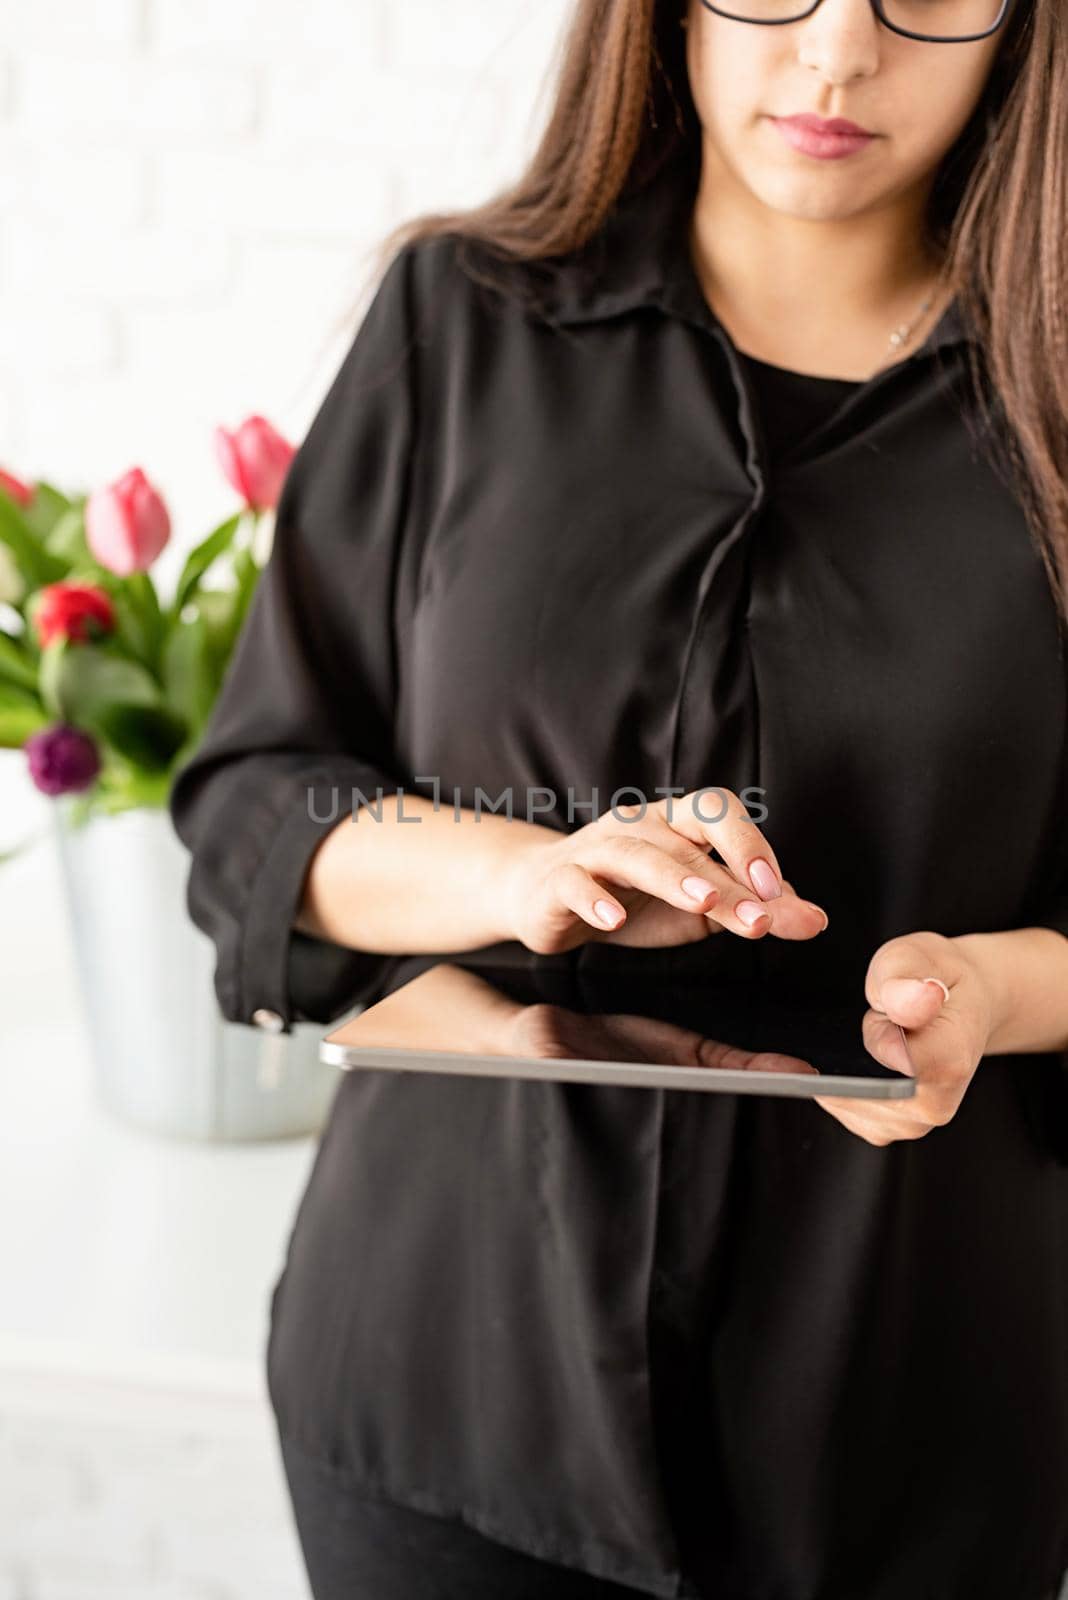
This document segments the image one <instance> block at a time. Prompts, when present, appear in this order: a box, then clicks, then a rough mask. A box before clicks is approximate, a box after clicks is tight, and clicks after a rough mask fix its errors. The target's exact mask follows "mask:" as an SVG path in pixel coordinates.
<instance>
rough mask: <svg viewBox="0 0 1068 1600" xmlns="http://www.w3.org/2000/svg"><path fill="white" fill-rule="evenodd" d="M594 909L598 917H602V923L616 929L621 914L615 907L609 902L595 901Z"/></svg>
mask: <svg viewBox="0 0 1068 1600" xmlns="http://www.w3.org/2000/svg"><path fill="white" fill-rule="evenodd" d="M593 909H594V911H595V912H596V914H597V916H598V917H600V919H601V921H602V922H603V923H604V924H605V926H606V927H608V928H614V927H615V925H616V923H617V922H618V921H619V920H620V915H621V913H620V912H619V911H618V910H617V909H616V907H615V906H613V905H609V903H608V901H607V900H595V901H594V902H593Z"/></svg>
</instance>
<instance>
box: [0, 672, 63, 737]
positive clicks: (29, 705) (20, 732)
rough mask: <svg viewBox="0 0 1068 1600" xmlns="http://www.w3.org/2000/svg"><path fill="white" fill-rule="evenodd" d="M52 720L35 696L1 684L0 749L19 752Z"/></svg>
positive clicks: (11, 685) (12, 686) (9, 685)
mask: <svg viewBox="0 0 1068 1600" xmlns="http://www.w3.org/2000/svg"><path fill="white" fill-rule="evenodd" d="M50 720H51V719H50V718H49V717H48V715H47V714H46V712H45V710H44V708H43V707H42V705H41V702H40V701H39V700H38V698H37V696H36V695H35V694H28V693H27V692H26V691H25V690H24V689H18V688H16V687H15V686H14V685H13V684H10V683H0V749H3V750H18V749H21V747H22V746H23V745H24V744H25V743H26V740H27V739H28V738H29V737H30V734H31V733H36V732H37V730H38V728H44V727H47V725H48V723H49V721H50Z"/></svg>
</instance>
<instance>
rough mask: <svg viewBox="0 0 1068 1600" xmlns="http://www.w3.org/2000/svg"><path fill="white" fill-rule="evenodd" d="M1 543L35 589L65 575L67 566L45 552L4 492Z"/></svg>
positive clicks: (0, 497) (1, 493)
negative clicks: (5, 546)
mask: <svg viewBox="0 0 1068 1600" xmlns="http://www.w3.org/2000/svg"><path fill="white" fill-rule="evenodd" d="M0 540H2V541H3V543H4V544H6V545H7V547H8V549H9V550H10V551H11V554H12V555H13V556H14V557H15V561H16V562H17V564H18V567H19V571H20V572H21V573H22V575H23V577H25V578H26V579H27V580H28V582H29V583H30V584H31V585H33V586H34V587H35V588H37V587H40V586H41V585H42V584H46V583H55V582H56V581H57V580H58V579H59V578H62V577H63V576H64V574H65V573H66V571H67V564H66V562H65V561H60V560H59V559H58V558H57V557H56V556H54V555H52V554H51V552H50V551H48V550H46V549H45V547H44V545H43V544H42V543H41V542H40V540H39V539H38V537H37V535H36V533H35V532H34V530H33V528H32V526H31V524H30V523H29V521H28V520H27V518H26V515H25V513H24V511H23V510H22V508H21V507H20V506H18V505H16V504H15V502H14V500H12V498H11V496H10V495H9V494H8V493H7V492H6V490H4V489H0Z"/></svg>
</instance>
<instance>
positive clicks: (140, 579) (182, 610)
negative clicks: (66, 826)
mask: <svg viewBox="0 0 1068 1600" xmlns="http://www.w3.org/2000/svg"><path fill="white" fill-rule="evenodd" d="M214 443H215V448H216V453H217V455H218V458H219V462H220V465H221V467H222V469H223V472H224V473H225V475H226V478H227V479H228V481H229V482H230V484H231V485H232V486H233V488H234V489H236V490H237V492H238V494H239V495H240V497H241V505H240V507H239V508H238V510H236V511H235V512H233V513H232V514H231V515H230V516H228V517H227V518H226V520H225V521H224V522H221V523H220V524H219V526H218V527H217V528H214V529H213V530H212V532H211V533H210V534H209V535H208V536H207V538H206V539H204V540H202V542H201V543H199V544H198V545H196V546H195V548H194V549H192V550H191V551H190V553H189V555H188V556H187V558H186V560H185V563H184V565H183V567H182V569H181V573H180V575H179V577H178V581H177V585H176V587H175V590H174V593H173V595H171V596H170V597H169V599H167V600H164V599H163V598H162V597H161V596H160V594H159V593H158V591H157V586H156V584H155V582H154V581H153V578H152V576H151V574H150V570H149V569H150V568H151V566H152V564H153V562H154V561H156V559H157V558H158V556H159V555H160V552H161V551H162V550H163V549H164V548H165V546H166V545H167V544H168V543H169V541H170V537H171V520H170V515H169V513H168V510H167V507H166V504H165V503H164V500H163V498H162V496H161V495H160V493H159V492H158V490H157V489H156V488H155V487H154V486H153V485H152V483H151V482H150V481H149V479H148V478H147V477H146V476H145V473H144V472H143V471H142V469H141V468H140V467H133V468H131V469H130V471H128V472H126V473H125V474H124V475H123V476H122V477H121V478H119V479H117V480H116V481H115V482H113V483H109V484H106V485H105V486H103V487H101V488H99V489H96V490H94V491H93V492H92V493H91V494H88V495H84V494H83V495H73V496H68V495H65V494H63V493H61V492H60V490H58V489H57V488H55V487H54V486H53V485H52V484H50V483H45V482H42V481H36V482H32V483H26V482H23V481H21V480H20V479H19V478H17V477H15V476H14V475H13V474H12V473H9V472H5V471H3V470H2V469H0V747H5V748H8V749H12V748H19V747H21V748H22V749H24V750H25V753H26V759H27V762H28V764H29V772H30V776H31V778H32V780H33V782H34V783H35V784H36V786H37V787H38V789H40V790H42V791H43V792H44V793H45V794H48V795H64V794H72V795H74V796H76V798H75V800H74V801H72V803H71V810H72V820H74V821H75V822H77V821H79V820H84V819H85V818H86V817H88V816H89V815H93V814H99V813H113V812H116V811H122V810H126V809H128V808H130V807H133V806H161V805H165V804H166V802H167V796H168V794H169V791H170V784H171V780H172V778H173V776H174V773H175V771H176V770H177V768H178V767H179V766H180V765H181V764H182V763H183V762H184V761H185V760H186V758H187V757H188V756H189V755H190V754H191V753H192V751H193V749H194V748H195V746H196V744H197V742H198V740H199V739H200V737H201V734H202V733H203V730H204V725H205V723H206V721H207V718H208V715H209V712H210V710H211V707H212V704H213V702H214V699H215V696H216V693H217V692H218V688H219V685H220V684H221V682H222V678H223V674H224V672H225V670H226V666H227V662H228V660H229V657H230V652H231V650H232V649H233V646H234V642H235V640H236V639H237V636H238V633H239V631H240V628H241V624H242V621H243V619H244V616H245V613H246V611H247V609H248V604H249V601H250V599H251V598H252V593H253V590H254V588H255V584H256V580H257V578H258V576H259V572H260V570H261V565H262V560H263V559H264V557H263V555H262V553H261V552H260V551H259V545H260V543H261V541H260V540H258V539H257V537H256V534H257V529H258V527H259V524H260V521H261V519H262V518H263V517H264V516H265V515H266V514H267V513H270V512H273V510H274V508H275V506H276V505H277V501H278V495H279V492H280V490H281V487H282V483H283V480H284V479H285V476H286V473H287V471H288V469H289V463H290V461H291V459H292V457H293V453H294V451H293V446H292V445H290V444H288V443H287V442H286V440H285V439H283V437H282V436H281V434H280V433H279V432H278V431H277V430H276V429H275V428H274V427H272V425H271V424H270V423H269V422H268V421H266V419H265V418H263V417H261V416H251V417H248V418H247V419H246V420H245V421H244V422H243V423H242V424H241V425H240V427H238V428H237V429H236V430H234V431H233V432H230V431H229V430H227V429H226V428H222V427H219V428H216V429H215V433H214ZM209 573H210V574H211V576H212V578H213V579H215V578H217V577H222V578H223V580H224V581H223V582H222V583H218V582H213V583H212V584H211V585H210V586H209V583H208V582H206V581H205V580H207V578H208V575H209Z"/></svg>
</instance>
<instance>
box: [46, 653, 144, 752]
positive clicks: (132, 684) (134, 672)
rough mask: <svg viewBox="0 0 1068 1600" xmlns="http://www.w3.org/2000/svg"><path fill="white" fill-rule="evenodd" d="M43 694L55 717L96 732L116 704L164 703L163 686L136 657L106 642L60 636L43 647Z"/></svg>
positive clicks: (47, 707) (48, 708) (142, 704)
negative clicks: (78, 641) (75, 640)
mask: <svg viewBox="0 0 1068 1600" xmlns="http://www.w3.org/2000/svg"><path fill="white" fill-rule="evenodd" d="M40 684H41V698H42V700H43V701H44V704H45V707H46V709H47V710H49V711H50V712H51V713H52V715H53V716H56V717H61V718H62V719H63V721H65V722H73V723H76V724H77V725H78V726H79V727H83V728H88V729H89V731H90V732H95V731H97V729H98V727H99V723H100V718H101V716H102V715H103V714H104V713H105V712H106V711H107V709H108V708H109V707H111V706H114V705H139V706H146V707H155V708H159V707H160V705H161V700H160V691H159V687H158V685H157V684H156V682H155V681H154V679H153V678H152V675H151V674H150V673H149V672H148V671H147V670H146V669H145V668H144V667H142V666H140V665H139V664H138V663H137V662H136V661H127V660H124V659H123V658H122V657H120V656H117V655H115V654H114V653H113V652H111V651H109V650H108V649H106V648H105V647H104V646H102V645H93V644H71V643H70V641H69V640H67V639H56V640H54V641H53V642H52V643H51V644H50V645H48V646H47V647H46V648H45V649H44V650H43V651H42V652H41V677H40Z"/></svg>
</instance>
